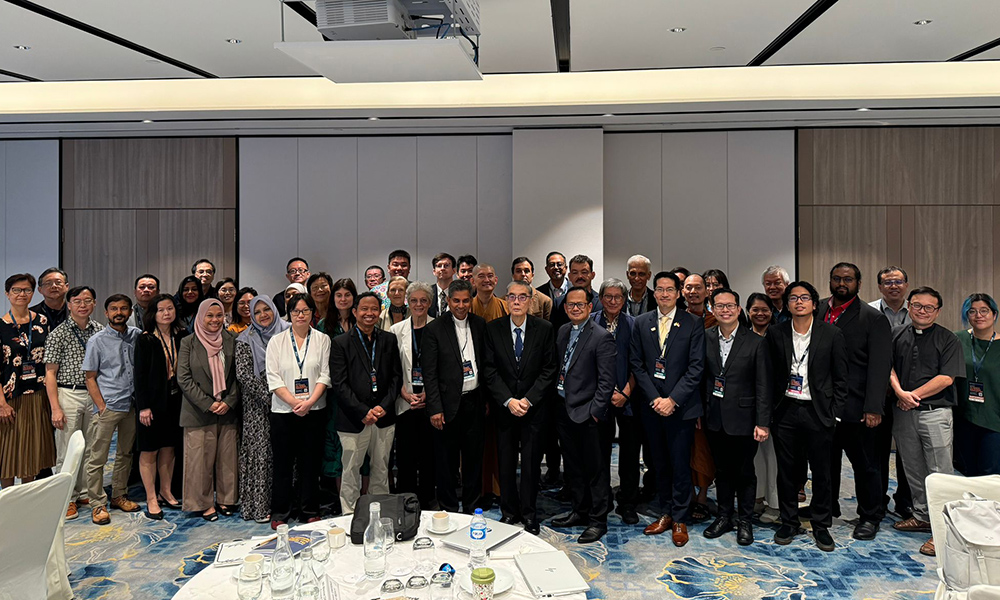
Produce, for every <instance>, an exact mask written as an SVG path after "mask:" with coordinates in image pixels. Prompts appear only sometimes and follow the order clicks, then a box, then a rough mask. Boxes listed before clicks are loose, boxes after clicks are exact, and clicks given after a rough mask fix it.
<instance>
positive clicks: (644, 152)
mask: <svg viewBox="0 0 1000 600" xmlns="http://www.w3.org/2000/svg"><path fill="white" fill-rule="evenodd" d="M662 171H663V134H661V133H634V134H632V133H617V134H606V135H605V136H604V264H605V265H606V269H605V270H606V271H607V273H606V274H605V275H604V277H605V278H606V277H617V278H619V279H621V280H622V281H625V282H627V279H626V276H625V272H626V270H627V269H626V264H625V263H626V261H628V259H629V257H630V256H633V255H635V254H642V255H643V256H646V257H648V258H649V259H650V261H652V263H653V270H654V271H656V270H657V269H659V268H660V267H661V265H660V262H661V257H662V253H663V237H662V235H661V232H662V230H663V229H662V227H661V224H662V218H663V215H662V209H663V185H662V184H663V181H662Z"/></svg>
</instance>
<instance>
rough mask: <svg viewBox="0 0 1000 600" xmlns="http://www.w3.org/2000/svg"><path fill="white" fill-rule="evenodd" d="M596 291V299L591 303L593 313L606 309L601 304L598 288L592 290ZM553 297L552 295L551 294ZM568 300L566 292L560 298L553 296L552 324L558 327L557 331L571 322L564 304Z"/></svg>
mask: <svg viewBox="0 0 1000 600" xmlns="http://www.w3.org/2000/svg"><path fill="white" fill-rule="evenodd" d="M591 291H593V292H594V300H593V301H592V302H591V303H590V312H591V314H593V313H595V312H597V311H601V310H604V306H603V305H602V304H601V299H600V298H598V297H597V290H591ZM550 297H551V296H550ZM565 302H566V294H563V295H562V296H560V297H559V298H552V318H551V319H550V320H551V321H552V326H553V327H555V328H556V331H558V330H559V328H560V327H562V326H563V325H565V324H566V323H569V315H567V314H566V308H565V307H564V306H563V304H564V303H565Z"/></svg>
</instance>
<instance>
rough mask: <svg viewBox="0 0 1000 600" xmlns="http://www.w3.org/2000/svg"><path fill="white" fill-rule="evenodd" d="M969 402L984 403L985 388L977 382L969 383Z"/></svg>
mask: <svg viewBox="0 0 1000 600" xmlns="http://www.w3.org/2000/svg"><path fill="white" fill-rule="evenodd" d="M969 402H980V403H982V402H986V386H985V384H983V383H980V382H978V381H970V382H969Z"/></svg>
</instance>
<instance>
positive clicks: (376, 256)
mask: <svg viewBox="0 0 1000 600" xmlns="http://www.w3.org/2000/svg"><path fill="white" fill-rule="evenodd" d="M416 221H417V138H415V137H384V138H360V139H359V140H358V270H357V271H356V272H355V274H354V276H355V277H356V279H355V281H364V271H363V269H364V268H365V267H366V266H368V265H371V264H376V265H385V264H386V258H387V257H388V255H389V252H391V251H392V250H394V249H396V248H403V249H405V250H407V251H409V252H410V253H411V255H412V253H413V252H414V250H415V249H416V247H417V229H416V227H415V226H414V223H416ZM362 287H364V286H363V285H362Z"/></svg>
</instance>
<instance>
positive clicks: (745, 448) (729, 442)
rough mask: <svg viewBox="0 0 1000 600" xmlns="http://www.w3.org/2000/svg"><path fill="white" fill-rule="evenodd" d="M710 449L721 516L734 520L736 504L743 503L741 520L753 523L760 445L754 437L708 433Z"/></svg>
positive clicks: (710, 431) (740, 512)
mask: <svg viewBox="0 0 1000 600" xmlns="http://www.w3.org/2000/svg"><path fill="white" fill-rule="evenodd" d="M705 437H707V438H708V446H709V447H710V448H711V449H712V459H713V460H714V461H715V491H716V502H718V504H719V516H720V517H727V518H729V519H732V518H733V517H734V515H735V510H734V509H735V507H736V503H735V502H734V499H735V500H738V501H739V509H740V511H739V518H740V519H741V520H747V521H749V520H751V519H753V505H754V502H755V501H756V496H757V472H756V470H755V469H754V466H753V459H754V457H755V456H757V448H758V447H759V446H760V444H758V443H757V441H756V440H754V439H753V436H752V435H729V434H728V433H726V432H725V431H712V430H706V431H705Z"/></svg>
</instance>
